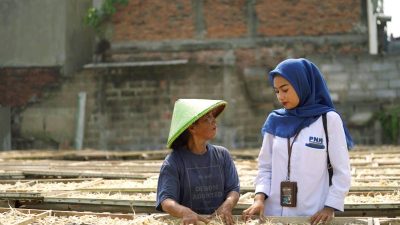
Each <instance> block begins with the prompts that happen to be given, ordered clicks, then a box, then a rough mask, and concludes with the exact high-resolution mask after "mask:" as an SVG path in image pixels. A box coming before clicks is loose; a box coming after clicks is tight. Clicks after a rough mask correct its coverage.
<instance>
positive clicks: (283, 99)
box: [274, 75, 300, 109]
mask: <svg viewBox="0 0 400 225" xmlns="http://www.w3.org/2000/svg"><path fill="white" fill-rule="evenodd" d="M274 91H275V94H276V97H277V98H278V101H279V102H280V103H281V104H282V105H283V107H284V108H285V109H293V108H296V107H297V106H298V105H299V102H300V100H299V96H298V95H297V93H296V90H295V89H294V88H293V86H292V85H291V84H290V83H289V81H288V80H286V79H285V78H283V77H282V76H279V75H277V76H275V77H274Z"/></svg>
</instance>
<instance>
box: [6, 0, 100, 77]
mask: <svg viewBox="0 0 400 225" xmlns="http://www.w3.org/2000/svg"><path fill="white" fill-rule="evenodd" d="M90 6H91V0H58V1H52V0H26V1H15V0H2V1H0V29H1V32H0V41H1V43H3V44H2V45H0V66H2V67H49V66H57V67H62V68H63V74H70V73H71V72H73V71H76V69H79V68H80V67H79V66H78V65H82V64H84V63H85V62H88V61H90V60H91V53H92V48H93V47H92V42H91V39H92V38H93V34H91V31H90V29H89V28H88V27H86V26H85V25H84V24H83V17H84V15H85V13H86V10H87V9H88V8H89V7H90Z"/></svg>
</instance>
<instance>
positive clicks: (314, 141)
mask: <svg viewBox="0 0 400 225" xmlns="http://www.w3.org/2000/svg"><path fill="white" fill-rule="evenodd" d="M323 143H324V139H323V138H320V137H313V136H310V137H309V138H308V143H306V146H307V147H310V148H317V149H324V148H325V145H324V144H323Z"/></svg>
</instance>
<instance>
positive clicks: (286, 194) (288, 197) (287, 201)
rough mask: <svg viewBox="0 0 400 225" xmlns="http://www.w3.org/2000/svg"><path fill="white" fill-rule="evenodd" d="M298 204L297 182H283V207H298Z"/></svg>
mask: <svg viewBox="0 0 400 225" xmlns="http://www.w3.org/2000/svg"><path fill="white" fill-rule="evenodd" d="M296 203H297V182H292V181H282V182H281V206H286V207H296Z"/></svg>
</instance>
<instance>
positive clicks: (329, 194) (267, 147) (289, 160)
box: [243, 58, 353, 224]
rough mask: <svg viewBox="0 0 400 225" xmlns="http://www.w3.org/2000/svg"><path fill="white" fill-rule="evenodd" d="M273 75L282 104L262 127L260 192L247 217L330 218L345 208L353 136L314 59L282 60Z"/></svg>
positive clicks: (272, 80)
mask: <svg viewBox="0 0 400 225" xmlns="http://www.w3.org/2000/svg"><path fill="white" fill-rule="evenodd" d="M269 80H270V83H271V84H272V85H273V88H274V91H275V94H276V96H277V99H278V101H279V102H280V103H281V104H282V106H283V108H281V109H277V110H274V111H272V112H271V113H270V114H269V116H268V117H267V120H266V121H265V123H264V125H263V127H262V130H261V131H262V135H263V144H262V147H261V150H260V154H259V157H258V169H259V171H258V175H257V177H256V180H255V186H256V196H255V199H254V203H253V205H252V206H250V207H249V208H248V209H246V210H244V211H243V217H244V218H245V219H247V218H249V217H250V216H251V215H254V214H260V215H270V216H310V222H311V224H317V223H318V222H320V221H321V222H325V221H329V220H331V219H332V218H333V216H334V211H335V210H336V211H343V210H344V198H345V196H346V194H347V192H348V190H349V188H350V182H351V174H350V162H349V155H348V149H349V148H351V147H352V146H353V141H352V139H351V136H350V134H349V132H348V130H347V128H346V126H345V125H344V123H343V121H342V119H341V117H340V115H339V114H338V113H337V112H336V110H335V108H334V105H333V103H332V100H331V97H330V95H329V91H328V88H327V86H326V83H325V80H324V78H323V76H322V74H321V72H320V71H319V69H318V68H317V66H315V65H314V64H313V63H312V62H311V61H309V60H307V59H302V58H300V59H287V60H284V61H283V62H281V63H279V64H278V65H277V66H276V68H275V69H274V70H272V71H271V72H270V73H269ZM328 164H329V166H328ZM330 167H331V168H332V169H330V171H331V172H332V173H331V174H330V171H329V170H328V168H330Z"/></svg>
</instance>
